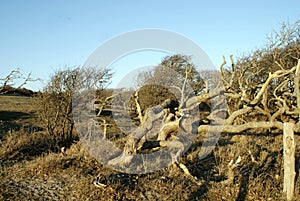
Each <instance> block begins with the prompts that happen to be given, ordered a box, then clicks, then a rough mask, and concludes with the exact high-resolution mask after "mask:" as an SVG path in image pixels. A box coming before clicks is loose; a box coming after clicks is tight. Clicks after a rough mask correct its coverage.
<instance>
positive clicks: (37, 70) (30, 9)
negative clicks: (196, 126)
mask: <svg viewBox="0 0 300 201" xmlns="http://www.w3.org/2000/svg"><path fill="white" fill-rule="evenodd" d="M299 6H300V2H299V0H288V1H282V0H280V1H279V0H278V1H275V0H265V1H262V0H260V1H259V0H253V1H241V0H239V1H214V0H211V1H200V0H199V1H196V0H195V1H182V0H181V1H177V0H152V1H142V0H140V1H138V0H127V1H125V0H110V1H108V0H107V1H103V0H102V1H100V0H98V1H91V0H86V1H84V0H82V1H79V0H63V1H62V0H52V1H50V0H48V1H46V0H45V1H38V0H35V1H34V0H26V1H22V0H19V1H16V0H10V1H8V0H7V1H1V3H0V26H1V28H0V30H1V31H0V44H1V46H0V77H4V76H6V75H7V74H8V73H9V72H10V71H11V70H12V69H15V68H20V69H21V71H22V72H23V73H25V74H26V73H30V72H32V74H33V76H34V77H35V78H38V77H39V78H41V79H44V80H45V81H44V83H40V82H37V83H33V84H30V85H28V87H29V88H33V89H41V88H42V87H43V86H44V85H43V84H45V83H46V80H47V79H48V78H49V76H50V75H51V74H53V73H54V72H55V71H56V70H58V69H63V68H65V67H66V66H69V67H74V66H80V65H83V64H84V62H85V61H86V59H87V58H88V57H89V55H90V54H91V53H92V52H93V51H94V50H95V49H96V48H97V47H99V46H100V45H101V44H103V43H104V42H105V41H107V40H109V39H111V38H113V37H115V36H118V35H120V34H122V33H125V32H129V31H132V30H137V29H144V28H157V29H165V30H169V31H174V32H176V33H179V34H182V35H184V36H186V37H187V38H189V39H191V40H193V41H194V42H195V43H197V44H198V45H199V46H200V47H201V48H202V49H203V50H204V51H205V52H206V53H207V54H208V56H209V57H210V58H211V60H212V61H213V63H214V64H215V65H216V66H218V65H219V64H220V63H221V61H222V60H221V57H222V55H225V56H229V55H230V54H233V55H235V56H239V55H241V54H242V53H244V52H249V51H251V50H254V49H255V48H257V47H261V46H262V45H263V44H265V42H266V35H267V34H269V33H270V32H271V31H272V30H274V29H275V30H278V28H279V27H280V23H282V22H291V23H293V22H294V21H296V20H298V19H300V11H299ZM162 56H163V55H162V54H159V53H151V52H150V53H146V54H143V55H136V56H132V57H128V58H127V59H126V58H124V60H123V61H122V60H120V61H119V62H117V63H116V64H114V66H113V67H114V69H120V68H119V67H118V65H120V66H122V68H123V71H120V72H119V70H117V71H118V72H116V78H115V80H114V83H113V84H115V85H116V83H117V81H118V79H121V78H122V75H124V74H126V71H131V70H133V69H134V68H135V67H136V66H145V65H154V64H157V63H159V62H160V60H161V57H162ZM124 69H126V70H124Z"/></svg>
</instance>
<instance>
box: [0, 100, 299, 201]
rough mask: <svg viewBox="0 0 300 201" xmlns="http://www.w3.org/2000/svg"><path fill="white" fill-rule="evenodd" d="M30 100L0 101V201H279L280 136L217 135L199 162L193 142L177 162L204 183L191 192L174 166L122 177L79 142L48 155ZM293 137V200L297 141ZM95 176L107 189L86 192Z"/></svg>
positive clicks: (48, 141)
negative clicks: (231, 174) (230, 167)
mask: <svg viewBox="0 0 300 201" xmlns="http://www.w3.org/2000/svg"><path fill="white" fill-rule="evenodd" d="M31 101H32V100H31V99H30V98H29V99H28V98H23V97H5V96H0V106H1V107H0V113H1V114H2V116H1V123H0V125H1V129H0V130H1V133H2V135H1V147H0V175H1V180H0V200H207V201H208V200H211V201H221V200H228V201H232V200H241V201H242V200H249V201H250V200H253V201H254V200H255V201H257V200H269V201H271V200H274V201H275V200H283V196H282V189H283V169H282V167H283V165H282V155H283V154H282V135H281V133H276V132H275V131H274V132H272V133H267V132H262V134H261V135H257V134H255V133H251V132H247V133H242V134H239V135H231V134H225V133H224V134H222V136H221V138H220V140H219V142H218V146H217V147H216V148H215V149H214V151H213V153H211V154H210V155H209V156H208V157H207V158H205V159H203V160H199V159H198V157H197V154H198V153H199V150H200V149H199V145H200V144H201V140H202V139H201V136H200V135H199V137H198V139H197V140H196V142H197V143H195V144H194V145H193V146H192V147H191V148H190V150H189V151H188V152H187V153H186V154H185V155H184V157H183V158H182V159H181V162H183V163H184V164H186V166H187V167H188V169H189V170H190V171H191V173H192V174H193V175H195V176H197V177H198V178H199V179H201V180H202V181H203V184H202V185H200V186H197V185H196V184H195V183H194V182H193V181H191V180H190V179H189V178H188V177H186V176H185V175H184V174H183V173H182V171H181V170H180V169H179V168H178V167H177V166H174V165H172V166H170V167H168V168H166V169H164V170H160V171H158V172H155V173H151V174H146V175H126V174H122V173H118V172H115V171H113V170H111V169H109V168H107V167H105V166H103V165H101V164H99V163H98V162H97V161H96V160H95V159H93V158H92V157H91V156H90V155H89V153H87V152H86V151H85V149H84V147H83V146H82V145H81V143H80V142H78V141H75V142H74V143H73V144H72V145H71V146H70V147H69V148H67V149H66V150H65V151H63V152H62V151H60V149H58V148H56V149H53V146H54V145H53V144H52V141H51V138H49V137H48V136H47V135H45V133H44V132H43V131H42V130H38V131H36V130H34V129H28V128H29V127H30V128H35V127H39V126H38V125H36V119H35V116H34V112H35V111H34V106H33V105H32V103H31ZM6 125H9V126H14V127H8V126H6ZM26 126H27V127H28V128H27V127H26ZM295 137H296V138H295V139H296V143H297V152H296V153H297V159H296V161H297V171H298V172H297V181H296V192H295V193H296V195H297V196H298V197H297V198H296V199H298V200H299V199H300V197H299V191H300V176H299V168H300V167H299V166H300V162H299V160H300V148H299V147H300V146H299V145H300V136H299V135H296V136H295ZM239 156H240V157H241V161H240V163H239V165H238V167H237V168H235V169H234V175H235V177H234V181H233V182H232V183H228V184H225V183H224V182H222V181H225V180H226V179H227V177H228V166H227V165H228V163H229V162H230V161H231V160H236V159H237V158H238V157H239ZM97 175H98V176H99V177H98V179H99V180H100V181H101V182H103V183H106V184H107V187H106V188H97V187H95V186H94V185H93V182H94V180H95V177H96V176H97Z"/></svg>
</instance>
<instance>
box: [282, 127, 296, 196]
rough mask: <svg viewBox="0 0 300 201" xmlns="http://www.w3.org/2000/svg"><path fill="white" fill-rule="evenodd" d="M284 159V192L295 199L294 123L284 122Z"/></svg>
mask: <svg viewBox="0 0 300 201" xmlns="http://www.w3.org/2000/svg"><path fill="white" fill-rule="evenodd" d="M283 161H284V181H283V185H284V186H283V192H284V193H285V194H286V198H287V200H288V201H289V200H292V199H293V194H294V186H295V176H296V173H295V141H294V123H290V122H285V123H283Z"/></svg>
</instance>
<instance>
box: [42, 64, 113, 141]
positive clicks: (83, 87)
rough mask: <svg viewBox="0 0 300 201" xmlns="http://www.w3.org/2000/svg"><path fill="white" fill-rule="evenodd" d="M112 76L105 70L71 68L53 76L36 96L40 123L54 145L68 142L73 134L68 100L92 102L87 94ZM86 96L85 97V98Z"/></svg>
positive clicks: (74, 134) (100, 86)
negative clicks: (75, 97)
mask: <svg viewBox="0 0 300 201" xmlns="http://www.w3.org/2000/svg"><path fill="white" fill-rule="evenodd" d="M111 76H112V74H111V73H110V71H109V70H108V69H104V70H103V69H97V68H79V67H77V68H75V69H66V70H61V71H58V72H56V73H55V74H54V75H53V76H52V77H51V80H50V82H49V83H48V85H47V86H46V88H45V89H44V91H43V93H40V94H38V97H37V106H38V107H39V109H38V114H39V117H40V119H41V120H42V121H43V122H44V125H45V128H46V130H47V133H48V135H50V136H52V137H53V138H54V140H55V141H56V142H57V143H58V142H72V140H73V139H74V138H75V137H77V136H76V133H75V132H74V121H73V115H72V97H73V96H74V95H75V94H76V95H77V96H78V97H81V98H82V100H83V102H84V101H85V100H89V99H90V100H92V99H93V97H90V96H91V94H92V93H90V90H96V89H103V88H104V87H105V86H106V84H107V83H109V81H110V78H111ZM88 95H89V96H88Z"/></svg>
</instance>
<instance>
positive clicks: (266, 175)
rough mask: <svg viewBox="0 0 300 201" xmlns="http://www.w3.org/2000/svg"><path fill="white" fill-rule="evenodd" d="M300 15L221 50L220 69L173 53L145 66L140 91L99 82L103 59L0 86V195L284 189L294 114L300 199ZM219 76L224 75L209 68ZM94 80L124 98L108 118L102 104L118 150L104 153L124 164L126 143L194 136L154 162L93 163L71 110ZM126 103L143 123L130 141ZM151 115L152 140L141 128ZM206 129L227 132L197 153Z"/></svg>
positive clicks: (206, 194)
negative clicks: (20, 84) (148, 169)
mask: <svg viewBox="0 0 300 201" xmlns="http://www.w3.org/2000/svg"><path fill="white" fill-rule="evenodd" d="M299 23H300V22H299V21H298V22H296V23H295V24H294V25H283V26H282V29H281V30H280V31H279V32H274V33H273V34H272V35H271V36H270V37H269V41H268V43H267V45H266V46H265V47H262V48H260V49H257V50H255V51H254V52H252V53H249V54H247V55H244V56H243V57H241V58H238V59H236V60H234V59H233V57H230V61H231V65H230V66H226V60H225V58H224V63H222V64H221V65H220V72H219V73H216V72H203V75H204V76H202V77H200V76H199V74H198V73H196V68H195V66H194V65H193V63H192V61H191V58H190V57H188V56H183V55H174V56H171V57H166V58H164V59H163V60H162V62H161V65H159V66H158V67H157V68H155V69H154V70H153V71H148V72H144V73H142V74H141V75H140V80H139V84H140V85H141V86H143V87H141V88H140V89H139V90H138V91H122V90H119V91H117V92H116V93H115V94H113V91H112V90H106V89H105V86H106V84H107V83H108V82H109V81H110V78H111V76H112V75H111V73H110V71H109V70H104V71H99V70H97V69H82V68H76V69H73V70H72V69H67V70H62V71H58V72H56V73H55V75H54V76H52V77H51V81H50V82H49V84H48V85H47V87H46V88H45V90H44V91H43V92H42V93H40V94H37V95H36V96H34V97H19V96H3V95H2V96H0V128H1V129H0V139H1V144H0V145H1V147H0V161H1V163H0V175H1V182H0V199H1V200H253V201H254V200H255V201H257V200H264V201H265V200H269V201H271V200H274V201H275V200H284V196H283V193H282V191H283V177H284V175H283V172H284V170H283V167H284V165H283V152H284V151H283V140H282V130H283V126H282V125H283V123H284V122H290V123H293V124H295V129H294V130H295V132H296V135H295V139H294V142H295V144H296V150H295V153H296V160H295V161H296V183H295V198H294V199H295V200H297V199H300V197H299V193H298V192H299V191H300V182H299V181H300V174H299V169H300V163H299V156H300V148H299V147H300V146H299V145H300V136H299V132H300V121H299V116H300V90H299V77H300V75H299V73H300V60H299V59H300V44H299V40H300V39H299V36H300V24H299ZM167 69H173V70H167ZM174 75H180V76H174ZM215 76H220V77H217V78H220V80H218V79H209V78H210V77H212V78H216V77H215ZM8 78H9V79H13V77H9V76H8ZM162 78H163V79H162ZM171 78H173V79H171ZM9 79H8V80H7V79H6V80H7V81H9ZM218 81H222V83H223V85H224V87H220V83H219V82H218ZM6 83H8V82H6ZM4 85H5V86H7V84H4ZM95 89H99V90H98V91H97V92H96V91H95V95H96V97H97V99H98V100H100V101H102V102H103V103H104V105H105V104H106V106H108V105H111V106H114V105H115V106H116V105H117V106H120V107H118V108H122V107H123V109H120V110H121V112H120V114H118V115H117V116H114V118H113V115H112V113H101V111H100V113H99V115H98V117H96V118H95V119H96V122H97V123H98V124H99V125H100V126H99V127H98V128H99V129H102V131H103V132H104V133H105V135H104V136H103V137H105V138H106V139H108V140H110V141H111V142H113V143H114V144H116V145H117V146H118V147H119V148H121V149H122V150H123V153H122V154H121V155H120V154H119V155H114V158H111V160H110V161H109V162H110V163H111V164H113V163H124V166H126V164H125V163H130V160H128V159H127V160H126V161H125V160H124V158H123V157H124V156H125V155H124V153H125V154H128V153H130V154H132V157H135V156H137V154H138V153H149V152H151V153H153V152H155V151H156V150H157V149H160V150H161V149H164V147H165V146H173V148H176V150H179V151H182V150H180V148H182V146H181V145H182V144H184V142H183V140H188V138H187V137H186V136H184V135H180V129H183V130H185V131H186V132H185V133H188V134H193V137H194V138H193V142H192V144H191V145H190V146H189V147H188V150H185V151H186V152H185V153H184V155H183V156H182V157H181V158H179V157H177V156H176V157H174V159H175V160H174V161H173V162H174V163H172V164H170V165H169V166H168V167H166V168H164V169H161V170H159V171H156V172H153V173H145V174H125V173H120V172H118V171H114V170H112V169H109V168H108V167H105V166H103V164H99V163H98V161H96V160H95V159H94V158H93V157H92V156H91V155H90V152H88V151H87V150H89V147H85V146H84V144H82V142H81V141H79V138H78V136H77V133H76V128H74V116H73V114H74V112H77V111H72V109H74V108H76V107H74V106H77V104H79V102H80V101H79V102H78V101H75V102H74V100H78V99H79V100H85V101H86V100H93V99H94V97H90V96H89V95H88V94H91V93H90V92H91V90H92V91H93V90H95ZM93 92H94V91H93ZM72 97H76V99H72ZM223 98H224V99H226V102H227V105H225V104H224V103H225V101H224V99H223ZM80 106H81V107H86V106H85V105H80ZM225 106H226V108H225ZM86 108H87V109H89V110H88V112H90V110H92V108H88V107H86ZM112 108H113V107H112ZM199 109H200V111H199ZM225 109H226V110H225ZM122 111H123V112H124V113H122ZM127 111H131V112H132V113H133V114H132V115H131V117H132V118H135V117H136V116H138V120H139V123H138V124H137V125H139V128H140V129H141V131H142V132H141V133H139V134H143V135H141V136H139V137H137V138H134V140H132V139H133V138H132V136H126V135H125V134H124V132H123V131H122V129H121V128H120V124H118V123H117V121H121V120H123V119H122V118H123V116H124V114H125V112H127ZM195 112H196V113H195ZM194 114H196V115H194ZM133 116H134V117H133ZM190 116H193V117H194V118H193V119H189V118H187V117H190ZM122 126H124V128H125V127H126V126H128V125H127V123H126V122H125V123H124V125H122ZM157 126H158V127H159V129H158V130H157V131H158V132H155V133H154V134H153V136H151V137H153V138H151V140H149V139H150V138H149V136H146V137H144V136H145V134H149V133H147V129H148V128H150V127H151V128H155V127H157ZM128 129H130V128H128ZM208 129H211V131H212V132H219V131H220V130H221V129H223V132H222V134H221V136H220V138H219V139H218V143H217V146H216V147H214V149H213V150H212V152H211V153H209V155H207V156H206V157H205V158H200V157H199V154H201V153H202V151H203V150H202V149H201V145H203V144H205V143H206V141H205V136H206V134H207V131H208ZM93 140H94V139H93ZM174 142H176V143H174ZM93 143H96V141H95V142H93ZM174 144H175V146H174ZM178 144H179V145H180V146H179V147H176V146H177V145H178ZM153 148H155V149H153ZM99 149H101V147H100V148H99ZM175 155H176V154H175ZM141 165H143V164H141Z"/></svg>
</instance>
